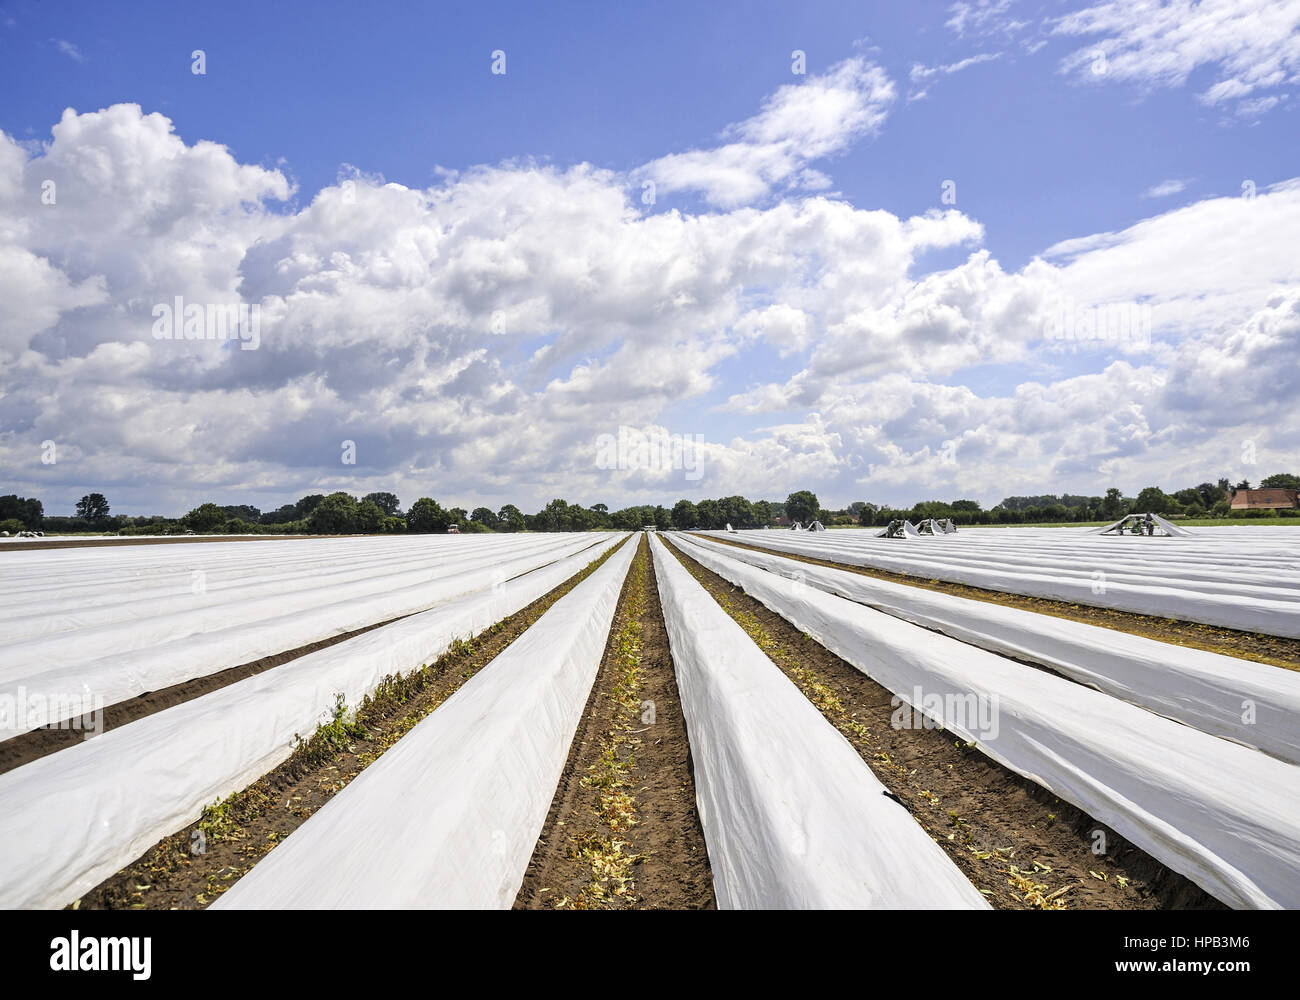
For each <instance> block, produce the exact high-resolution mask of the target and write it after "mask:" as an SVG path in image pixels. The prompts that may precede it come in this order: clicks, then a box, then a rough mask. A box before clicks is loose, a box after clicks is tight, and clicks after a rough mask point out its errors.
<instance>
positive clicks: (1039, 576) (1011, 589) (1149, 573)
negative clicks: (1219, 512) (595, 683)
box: [706, 527, 1300, 638]
mask: <svg viewBox="0 0 1300 1000" xmlns="http://www.w3.org/2000/svg"><path fill="white" fill-rule="evenodd" d="M1277 530H1278V532H1280V534H1278V533H1276V532H1271V531H1270V530H1269V528H1268V527H1258V528H1254V529H1251V528H1236V529H1233V528H1225V529H1216V528H1198V529H1197V533H1196V535H1195V544H1192V543H1191V540H1189V543H1188V544H1186V545H1184V544H1182V543H1179V544H1176V545H1170V544H1168V540H1167V539H1157V538H1147V537H1146V536H1142V537H1140V538H1139V537H1137V536H1134V537H1133V538H1132V542H1133V543H1134V544H1133V545H1129V544H1123V545H1119V544H1116V543H1115V541H1114V540H1113V539H1108V538H1101V537H1098V536H1096V535H1093V534H1091V533H1090V532H1088V531H1087V530H1086V529H1084V530H1082V531H1081V530H1079V529H1069V528H1038V529H1029V528H1021V529H1010V528H1008V529H1002V528H974V529H970V530H968V531H963V532H962V533H961V534H956V535H951V536H948V538H947V540H946V541H945V544H943V545H936V546H931V545H926V546H910V545H909V546H905V547H902V548H900V547H899V546H898V545H897V544H895V540H890V539H880V538H875V537H872V536H871V535H870V534H868V533H867V532H854V531H836V532H829V533H828V534H827V535H800V536H798V537H793V536H789V535H771V534H763V533H761V532H757V531H752V532H740V533H739V534H738V538H739V540H741V541H744V542H747V543H749V544H753V545H758V546H761V547H763V548H767V549H774V550H775V551H778V552H792V553H796V554H799V555H807V556H813V557H815V558H818V559H824V560H827V561H829V562H840V563H845V564H848V565H851V566H869V567H872V568H873V569H883V570H888V571H890V572H894V573H902V574H905V575H907V576H916V577H921V578H922V579H927V580H946V581H949V582H953V583H964V584H968V585H969V586H972V587H981V588H983V589H986V590H998V591H1002V592H1004V593H1012V594H1027V595H1029V596H1032V597H1043V598H1048V599H1050V600H1057V601H1068V602H1070V603H1072V604H1089V605H1094V606H1096V607H1103V608H1117V609H1120V610H1123V611H1133V612H1137V613H1139V614H1146V615H1154V616H1157V617H1160V618H1176V619H1180V620H1183V621H1194V622H1202V623H1204V624H1207V625H1217V626H1221V627H1223V628H1232V629H1240V630H1243V631H1248V632H1264V633H1267V634H1269V635H1282V636H1290V637H1292V638H1300V529H1296V528H1290V527H1283V528H1280V529H1277ZM1252 532H1258V533H1259V534H1258V535H1256V536H1254V537H1252ZM1203 533H1204V534H1203ZM706 534H712V533H711V532H708V533H706ZM909 537H910V536H909ZM1293 540H1294V541H1293Z"/></svg>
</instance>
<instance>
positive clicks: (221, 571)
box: [0, 535, 539, 652]
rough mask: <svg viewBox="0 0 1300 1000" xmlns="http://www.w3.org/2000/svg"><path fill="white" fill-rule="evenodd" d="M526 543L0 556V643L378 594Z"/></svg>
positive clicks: (520, 538) (292, 545)
mask: <svg viewBox="0 0 1300 1000" xmlns="http://www.w3.org/2000/svg"><path fill="white" fill-rule="evenodd" d="M480 539H481V541H480ZM530 539H531V540H532V543H533V544H536V543H537V542H538V541H539V539H538V538H537V536H535V535H506V536H491V535H478V536H470V537H468V538H466V539H463V540H462V539H458V538H454V537H449V536H447V535H413V536H394V537H388V538H357V539H353V538H329V539H317V538H302V539H299V540H296V541H293V542H259V543H248V542H233V541H227V542H213V543H204V544H197V545H196V544H192V543H189V544H184V543H182V544H176V545H170V546H147V547H145V548H144V549H141V550H134V549H130V548H122V547H118V546H112V547H104V548H91V549H84V550H54V551H33V552H24V553H16V554H15V553H6V554H4V556H3V559H0V566H2V567H3V573H0V642H3V643H6V644H7V643H10V642H14V641H17V640H19V639H26V638H31V637H36V636H42V635H52V634H55V633H60V632H66V631H72V630H84V629H88V628H93V627H96V626H101V625H106V624H111V623H114V622H131V621H142V620H145V619H148V618H152V617H155V616H160V615H167V614H173V613H175V612H177V611H195V610H200V609H203V608H208V607H212V606H215V605H218V604H223V603H233V602H237V601H243V600H247V599H248V598H255V597H272V596H275V595H277V594H281V593H285V592H292V591H295V590H303V589H313V588H321V587H328V586H333V585H335V584H340V583H350V582H355V581H367V580H368V581H371V582H373V583H375V587H374V589H380V588H382V586H383V578H384V577H385V576H388V575H392V574H397V573H401V572H404V571H407V570H416V569H429V568H432V567H434V566H440V565H444V564H447V563H450V562H453V561H455V560H458V559H463V558H464V557H466V556H470V555H477V556H478V557H480V558H481V557H483V556H485V555H487V554H488V553H489V552H492V551H498V550H502V549H512V550H513V549H515V548H517V547H519V546H520V545H521V544H528V542H529V540H530ZM363 543H370V544H363ZM86 553H94V554H95V556H94V557H91V556H89V555H87V554H86ZM136 645H137V646H140V645H145V643H141V642H137V643H136ZM121 648H128V647H121ZM110 651H112V650H109V649H107V648H105V649H104V652H110Z"/></svg>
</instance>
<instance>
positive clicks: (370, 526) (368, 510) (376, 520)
mask: <svg viewBox="0 0 1300 1000" xmlns="http://www.w3.org/2000/svg"><path fill="white" fill-rule="evenodd" d="M387 517H388V515H386V514H385V513H384V510H383V508H382V507H380V506H379V504H377V503H375V502H374V501H373V500H362V501H361V502H360V503H359V504H357V517H356V530H357V531H360V532H362V533H363V534H366V535H377V534H379V532H381V531H383V530H384V521H385V519H386V518H387Z"/></svg>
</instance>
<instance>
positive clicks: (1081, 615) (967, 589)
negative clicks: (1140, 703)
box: [703, 535, 1300, 670]
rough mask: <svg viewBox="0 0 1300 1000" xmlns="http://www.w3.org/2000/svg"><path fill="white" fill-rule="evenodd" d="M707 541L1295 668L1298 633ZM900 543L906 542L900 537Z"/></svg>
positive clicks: (1299, 655)
mask: <svg viewBox="0 0 1300 1000" xmlns="http://www.w3.org/2000/svg"><path fill="white" fill-rule="evenodd" d="M703 537H705V538H707V539H708V540H709V541H712V542H719V543H721V544H723V545H733V546H735V547H736V548H739V549H749V550H751V551H754V552H761V553H762V554H763V555H768V556H772V555H776V556H784V557H785V558H786V559H793V560H794V561H795V562H802V563H808V564H809V565H812V566H827V567H829V568H831V569H842V570H846V571H847V572H849V573H857V574H858V575H860V576H870V577H875V578H876V579H880V580H888V581H889V582H891V583H902V584H906V585H907V586H909V587H920V588H921V589H923V590H934V591H938V592H939V593H943V594H952V595H953V596H954V597H966V598H970V599H971V600H976V601H987V602H988V603H990V604H1001V605H1004V606H1006V607H1009V608H1021V609H1023V610H1025V611H1034V612H1037V613H1038V614H1042V615H1051V616H1052V617H1055V618H1067V619H1069V620H1070V621H1076V622H1083V623H1085V624H1087V625H1098V626H1100V627H1102V628H1110V629H1115V630H1116V631H1118V632H1128V633H1130V634H1132V635H1140V636H1143V637H1144V638H1147V639H1155V640H1157V641H1159V642H1167V643H1170V644H1171V645H1174V646H1187V647H1190V648H1192V649H1204V650H1207V651H1208V652H1211V653H1221V654H1223V655H1224V656H1235V657H1238V658H1240V659H1243V660H1255V661H1257V662H1259V663H1267V664H1270V665H1271V666H1275V667H1282V668H1283V669H1285V670H1300V639H1289V638H1287V637H1285V636H1279V635H1264V634H1263V633H1259V632H1242V631H1239V630H1237V629H1230V628H1220V627H1219V626H1217V625H1202V624H1200V623H1198V622H1188V621H1180V620H1179V619H1176V618H1159V617H1156V616H1154V615H1144V614H1139V613H1138V612H1136V611H1120V610H1118V609H1116V608H1096V607H1093V606H1092V605H1089V604H1070V603H1069V602H1067V601H1056V600H1052V599H1051V598H1047V597H1029V596H1027V595H1024V594H1007V593H1003V592H1002V591H1000V590H985V589H983V588H981V587H972V586H969V585H967V584H964V583H949V582H947V581H944V580H930V579H925V578H923V577H919V576H908V575H907V574H905V573H895V572H893V571H892V570H886V569H873V568H872V567H870V566H854V565H851V564H849V563H842V562H833V561H831V560H829V559H818V558H816V557H815V556H809V555H795V554H794V553H792V552H783V551H781V550H779V549H768V548H764V547H763V546H761V545H749V544H746V543H745V542H742V541H739V540H734V539H730V538H718V537H716V536H714V535H706V536H703ZM900 544H906V543H900Z"/></svg>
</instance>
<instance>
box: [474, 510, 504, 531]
mask: <svg viewBox="0 0 1300 1000" xmlns="http://www.w3.org/2000/svg"><path fill="white" fill-rule="evenodd" d="M469 519H470V520H471V521H474V522H476V523H478V524H481V525H483V527H485V528H491V529H492V530H493V531H495V530H496V528H497V525H498V524H500V519H499V518H498V517H497V516H496V515H495V514H494V513H492V511H491V510H490V509H488V508H487V507H475V508H474V513H472V514H471V515H470V516H469Z"/></svg>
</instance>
